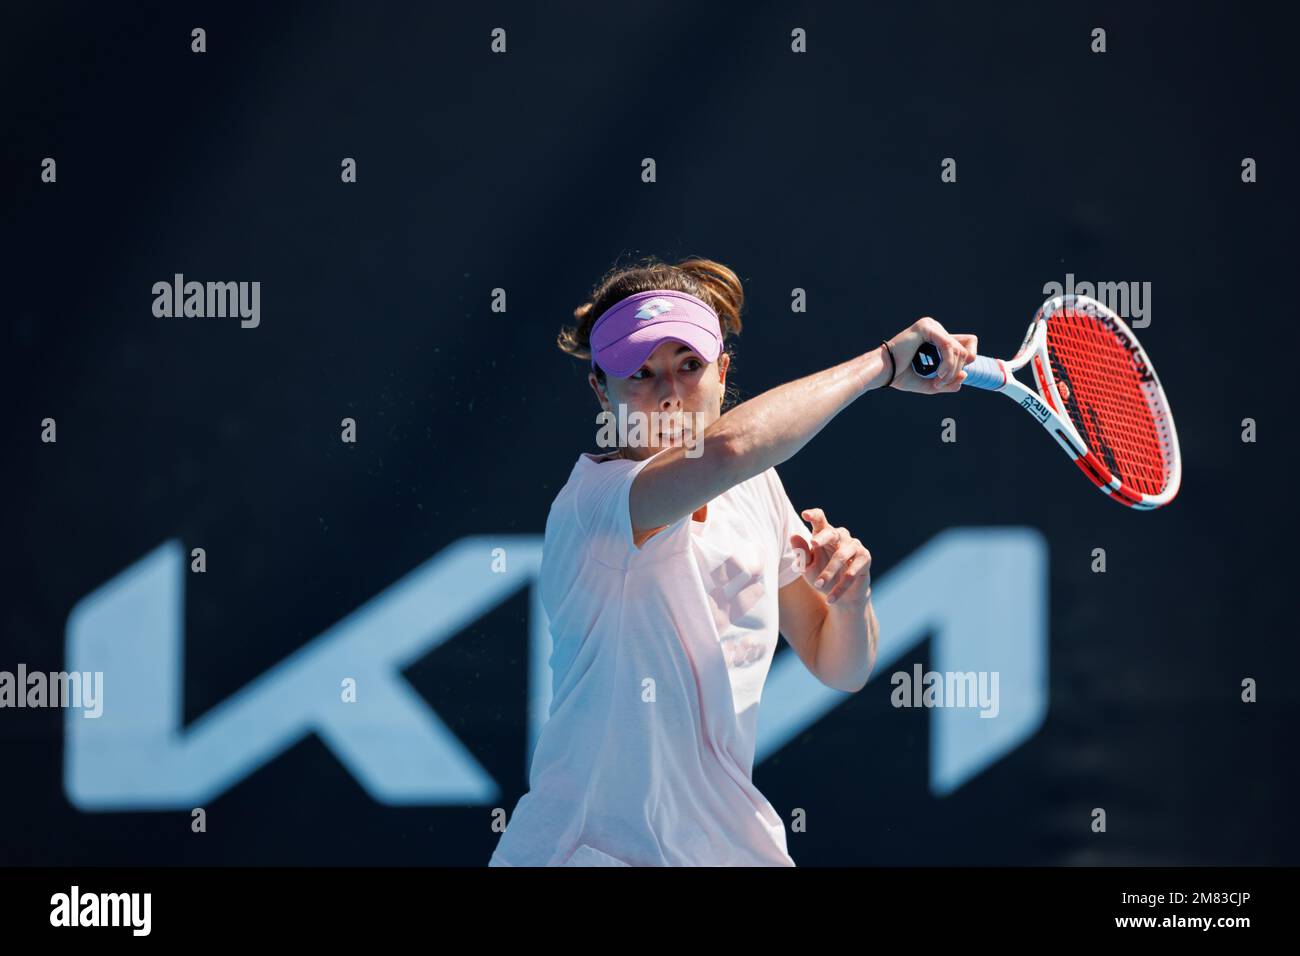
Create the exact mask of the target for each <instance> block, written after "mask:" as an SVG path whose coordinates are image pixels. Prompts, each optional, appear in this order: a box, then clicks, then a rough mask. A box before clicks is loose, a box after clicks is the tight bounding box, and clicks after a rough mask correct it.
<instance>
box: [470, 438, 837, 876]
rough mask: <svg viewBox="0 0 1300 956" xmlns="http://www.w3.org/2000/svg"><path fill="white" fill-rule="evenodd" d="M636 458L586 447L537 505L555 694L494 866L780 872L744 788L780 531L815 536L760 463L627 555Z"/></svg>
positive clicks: (776, 580) (774, 623) (772, 640)
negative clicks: (703, 507)
mask: <svg viewBox="0 0 1300 956" xmlns="http://www.w3.org/2000/svg"><path fill="white" fill-rule="evenodd" d="M652 457H653V456H652ZM649 462H650V459H649V458H647V459H644V460H642V461H631V460H626V459H618V458H616V459H609V460H606V459H605V458H604V457H602V456H596V455H592V454H590V453H586V452H584V453H583V454H582V455H581V456H579V458H578V461H577V463H576V464H575V465H574V467H573V471H572V472H571V473H570V475H569V480H568V482H566V484H565V485H564V487H563V488H562V489H560V492H559V493H558V494H557V495H556V497H555V501H554V502H553V503H552V504H551V510H550V514H549V516H548V517H547V521H546V537H545V540H544V543H543V550H542V566H541V571H540V584H539V586H540V588H541V600H542V605H543V607H544V608H545V610H546V614H547V617H548V618H549V620H550V627H551V635H552V640H553V650H552V653H551V658H550V665H551V671H552V677H553V697H552V701H551V707H550V713H549V717H548V719H547V721H546V723H545V724H544V725H543V726H542V730H541V733H540V735H539V737H538V741H537V747H536V749H535V751H534V753H533V759H532V765H531V769H530V772H529V792H528V793H525V794H524V795H523V796H522V797H521V798H520V799H519V803H518V804H517V805H516V807H515V812H514V814H513V815H512V816H511V818H510V822H509V824H508V825H507V827H506V830H505V832H504V833H503V834H502V835H501V839H500V840H499V842H498V843H497V846H496V849H495V851H494V852H493V854H492V858H491V861H490V863H489V865H490V866H555V865H596V866H601V865H603V866H618V865H624V864H626V865H632V866H793V865H794V861H793V860H792V859H791V857H790V854H789V853H788V852H787V850H786V833H785V824H784V822H783V821H782V818H781V817H780V816H779V815H778V814H777V812H776V811H775V810H774V809H773V807H772V805H771V804H770V803H769V802H768V801H767V799H766V798H765V797H764V796H763V795H762V794H761V793H760V792H759V791H758V789H757V788H756V787H755V786H754V783H753V781H752V779H751V777H752V771H753V761H754V745H755V737H756V731H757V725H758V703H759V698H760V697H761V695H762V691H763V683H764V681H765V680H766V678H767V673H768V670H769V668H770V667H771V664H772V655H773V654H774V653H775V652H776V647H777V641H778V635H779V631H778V624H779V611H778V604H777V589H778V588H781V587H784V586H785V585H787V584H789V583H790V582H791V581H793V580H794V579H795V578H796V577H798V576H799V573H800V572H799V570H798V567H799V566H798V564H797V563H796V562H797V558H796V555H797V554H798V553H799V552H798V550H797V549H796V548H794V547H792V546H791V545H790V544H789V541H790V536H791V535H792V534H799V535H801V536H802V537H803V538H804V539H805V540H806V539H808V538H811V537H812V532H811V530H810V529H809V528H808V526H807V525H806V524H804V522H803V521H802V520H801V519H800V517H799V515H798V513H797V512H796V511H795V510H794V507H793V506H792V505H791V503H790V499H789V498H788V497H787V496H786V493H785V488H784V487H783V485H782V484H781V479H780V478H779V477H777V474H776V469H774V468H769V469H768V470H767V471H765V472H763V473H762V474H760V475H756V476H755V477H753V478H750V479H748V480H747V481H743V482H741V483H740V484H737V485H735V486H733V487H731V488H729V489H728V490H727V491H724V492H723V493H722V494H720V495H718V496H717V497H716V498H714V499H713V500H712V501H710V502H709V503H708V506H707V512H706V514H705V520H704V521H697V520H695V519H694V517H693V516H692V515H686V516H684V517H682V518H680V519H678V520H677V521H676V522H674V523H673V524H671V525H669V526H667V527H666V528H664V529H663V530H661V531H659V532H658V533H656V534H655V535H653V536H652V537H651V538H649V540H647V541H644V542H643V543H642V546H641V547H640V548H639V549H638V548H636V547H635V546H634V545H633V541H632V521H631V515H630V512H629V507H628V496H629V492H630V490H631V487H632V481H633V479H635V478H636V476H637V475H638V474H639V473H640V471H641V469H642V468H644V467H645V466H646V465H647V464H649Z"/></svg>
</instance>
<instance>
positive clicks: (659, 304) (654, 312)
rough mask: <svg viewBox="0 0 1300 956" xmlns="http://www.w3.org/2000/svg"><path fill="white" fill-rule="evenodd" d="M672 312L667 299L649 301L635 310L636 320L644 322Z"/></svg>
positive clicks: (671, 305) (670, 304)
mask: <svg viewBox="0 0 1300 956" xmlns="http://www.w3.org/2000/svg"><path fill="white" fill-rule="evenodd" d="M672 310H673V304H672V303H671V302H669V301H668V300H667V299H651V300H650V301H649V302H647V303H646V304H645V305H643V306H641V308H639V309H637V312H636V318H638V319H640V320H641V321H642V322H644V321H646V320H647V319H654V318H658V317H659V316H661V315H663V314H664V313H665V312H671V311H672Z"/></svg>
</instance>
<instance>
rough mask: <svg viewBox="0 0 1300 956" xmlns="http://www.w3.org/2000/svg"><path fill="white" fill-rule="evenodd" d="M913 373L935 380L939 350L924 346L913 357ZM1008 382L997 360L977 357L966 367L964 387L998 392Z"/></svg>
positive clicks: (928, 345)
mask: <svg viewBox="0 0 1300 956" xmlns="http://www.w3.org/2000/svg"><path fill="white" fill-rule="evenodd" d="M912 371H913V372H915V373H916V374H917V375H919V376H921V378H934V377H935V375H937V374H938V373H939V350H938V349H937V348H935V347H934V346H933V345H931V344H930V343H929V342H926V343H925V344H924V345H922V346H921V347H920V348H919V349H917V350H916V354H915V355H914V356H912ZM1006 381H1007V377H1006V375H1005V374H1004V373H1003V371H1002V366H1001V364H1000V363H999V362H998V360H997V359H992V358H989V357H988V356H987V355H977V356H975V361H973V362H971V363H970V364H969V365H967V366H966V381H964V382H962V385H963V386H966V385H971V386H973V387H975V388H986V389H988V390H989V391H996V390H997V389H999V388H1001V387H1002V386H1003V385H1004V384H1005V383H1006Z"/></svg>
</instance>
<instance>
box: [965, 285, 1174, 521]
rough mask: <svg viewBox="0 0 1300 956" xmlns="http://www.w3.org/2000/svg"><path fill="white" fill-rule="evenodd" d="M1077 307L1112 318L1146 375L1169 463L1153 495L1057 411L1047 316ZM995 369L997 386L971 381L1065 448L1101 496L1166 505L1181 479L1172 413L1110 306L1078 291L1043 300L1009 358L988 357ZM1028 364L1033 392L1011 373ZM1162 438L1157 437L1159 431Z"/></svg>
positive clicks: (1141, 507)
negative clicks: (1115, 468) (1122, 474)
mask: <svg viewBox="0 0 1300 956" xmlns="http://www.w3.org/2000/svg"><path fill="white" fill-rule="evenodd" d="M1072 307H1081V308H1083V309H1086V310H1093V311H1096V312H1097V313H1099V314H1101V315H1103V316H1105V317H1106V319H1107V322H1108V323H1113V325H1114V329H1115V333H1116V335H1117V336H1118V337H1119V339H1120V340H1121V341H1122V342H1123V343H1124V344H1125V346H1126V347H1127V348H1128V349H1129V351H1131V352H1133V353H1134V356H1135V359H1136V360H1137V361H1139V362H1140V363H1141V364H1142V366H1143V367H1145V368H1146V370H1147V372H1148V373H1149V374H1150V376H1151V383H1150V384H1149V386H1148V387H1147V388H1146V389H1144V394H1145V395H1146V396H1147V401H1148V402H1149V403H1151V404H1152V406H1153V407H1152V409H1151V412H1152V417H1153V419H1154V420H1155V422H1156V427H1157V428H1159V429H1162V430H1166V431H1167V432H1168V441H1167V443H1165V444H1164V446H1163V447H1164V455H1165V460H1166V464H1167V466H1168V467H1169V481H1168V482H1167V483H1166V486H1165V488H1164V490H1163V491H1161V492H1160V494H1158V495H1148V494H1144V493H1143V492H1140V491H1138V490H1137V489H1135V488H1131V487H1129V486H1127V485H1125V484H1124V483H1123V482H1121V481H1120V479H1119V478H1118V477H1116V476H1115V475H1114V474H1113V473H1112V472H1111V470H1110V469H1109V468H1108V467H1107V466H1106V463H1105V462H1104V461H1103V460H1102V458H1101V456H1099V455H1098V454H1097V453H1096V452H1095V451H1093V450H1092V449H1090V448H1089V447H1088V444H1087V442H1085V441H1084V439H1083V436H1082V435H1080V434H1079V432H1078V429H1076V428H1075V427H1074V423H1073V422H1071V421H1070V419H1069V416H1068V415H1065V414H1063V413H1062V412H1061V409H1064V408H1065V407H1066V405H1065V402H1064V401H1063V400H1062V398H1061V393H1060V390H1059V388H1058V386H1057V382H1056V378H1055V376H1054V375H1053V374H1052V363H1051V361H1050V360H1049V356H1048V351H1047V318H1048V316H1050V315H1052V314H1053V313H1055V312H1056V311H1058V310H1060V309H1062V308H1072ZM977 361H978V360H977ZM990 361H992V362H995V363H996V364H997V366H998V367H999V368H1000V370H1001V372H1002V375H1003V378H1004V381H1003V382H1002V384H1001V385H1000V386H998V385H994V384H992V383H987V384H980V383H978V382H971V384H974V385H976V386H977V387H979V388H983V389H985V390H986V391H992V392H1000V393H1001V394H1003V395H1005V396H1007V397H1008V398H1010V399H1011V400H1012V401H1014V402H1015V403H1016V404H1017V405H1019V406H1020V407H1021V408H1023V409H1024V410H1025V411H1026V412H1028V413H1029V415H1030V417H1031V418H1033V419H1035V420H1037V422H1038V423H1039V424H1040V425H1042V426H1043V428H1044V429H1045V430H1046V431H1047V433H1048V434H1049V435H1051V436H1052V438H1053V439H1055V440H1056V443H1057V444H1058V445H1060V446H1061V447H1062V448H1063V449H1065V453H1066V454H1067V455H1069V456H1070V460H1071V461H1073V462H1074V463H1075V464H1076V465H1077V466H1078V467H1079V470H1080V471H1082V472H1083V473H1084V474H1085V475H1087V477H1088V480H1089V481H1091V482H1092V483H1093V484H1094V485H1096V486H1097V488H1098V489H1099V490H1100V491H1101V492H1102V493H1103V494H1105V495H1107V496H1108V497H1110V498H1113V499H1114V500H1115V501H1118V502H1119V503H1120V504H1123V505H1125V506H1127V507H1129V508H1132V509H1134V510H1135V511H1151V510H1153V509H1155V508H1159V507H1161V506H1162V505H1166V504H1168V503H1169V502H1170V501H1172V500H1173V498H1174V496H1175V495H1177V494H1178V489H1179V487H1180V485H1181V484H1182V455H1181V453H1180V452H1179V448H1178V431H1177V429H1176V428H1175V427H1174V417H1173V413H1172V412H1171V411H1170V409H1169V402H1168V400H1167V399H1166V398H1165V392H1164V388H1163V386H1161V384H1160V379H1159V378H1158V377H1157V376H1156V371H1155V367H1154V366H1153V365H1152V364H1151V361H1150V359H1148V358H1147V354H1146V352H1144V351H1143V349H1142V345H1141V343H1140V342H1138V340H1137V336H1135V335H1134V334H1133V331H1132V330H1131V329H1130V328H1129V327H1128V325H1127V324H1125V322H1124V320H1123V319H1121V318H1120V317H1119V316H1118V315H1116V314H1115V312H1114V311H1112V310H1111V309H1109V308H1107V307H1106V306H1104V305H1102V304H1101V303H1100V302H1098V301H1097V300H1096V299H1092V298H1090V297H1088V296H1083V295H1058V296H1054V297H1052V298H1050V299H1048V300H1047V301H1046V302H1044V303H1043V304H1042V305H1041V306H1040V307H1039V309H1038V311H1037V312H1036V313H1034V317H1033V318H1032V319H1031V320H1030V322H1029V328H1028V329H1027V330H1026V332H1025V338H1024V341H1023V342H1022V343H1021V345H1020V349H1019V351H1017V352H1016V354H1015V356H1014V357H1013V358H1011V359H991V360H990ZM1025 366H1029V367H1030V370H1031V372H1032V373H1033V376H1034V382H1035V384H1036V385H1037V387H1038V391H1037V392H1034V391H1033V390H1031V389H1030V388H1028V387H1027V386H1026V385H1025V384H1024V383H1022V382H1020V381H1019V380H1018V379H1017V378H1016V377H1015V373H1016V372H1019V371H1020V370H1021V369H1023V368H1024V367H1025ZM1162 437H1163V436H1162Z"/></svg>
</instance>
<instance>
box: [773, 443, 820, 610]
mask: <svg viewBox="0 0 1300 956" xmlns="http://www.w3.org/2000/svg"><path fill="white" fill-rule="evenodd" d="M768 474H769V475H770V480H771V485H772V496H773V499H774V502H775V508H776V524H777V527H778V528H779V529H780V549H781V551H780V553H781V561H780V565H779V570H778V573H777V586H778V587H785V586H786V585H787V584H789V583H791V582H792V581H794V580H795V579H796V578H798V577H799V576H800V575H802V574H803V572H804V569H805V568H806V567H807V555H806V554H805V553H804V552H803V551H800V550H799V549H798V548H796V547H795V546H794V545H792V544H791V543H790V538H791V537H792V536H793V535H799V536H800V537H801V538H803V539H804V541H810V540H812V528H810V527H808V525H807V524H806V523H805V522H804V520H803V519H802V518H800V517H799V512H798V511H796V510H795V507H794V505H793V504H792V503H791V502H790V497H789V496H788V495H787V494H786V492H785V485H783V484H782V483H781V476H780V475H778V474H777V473H776V469H775V468H769V469H768Z"/></svg>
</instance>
